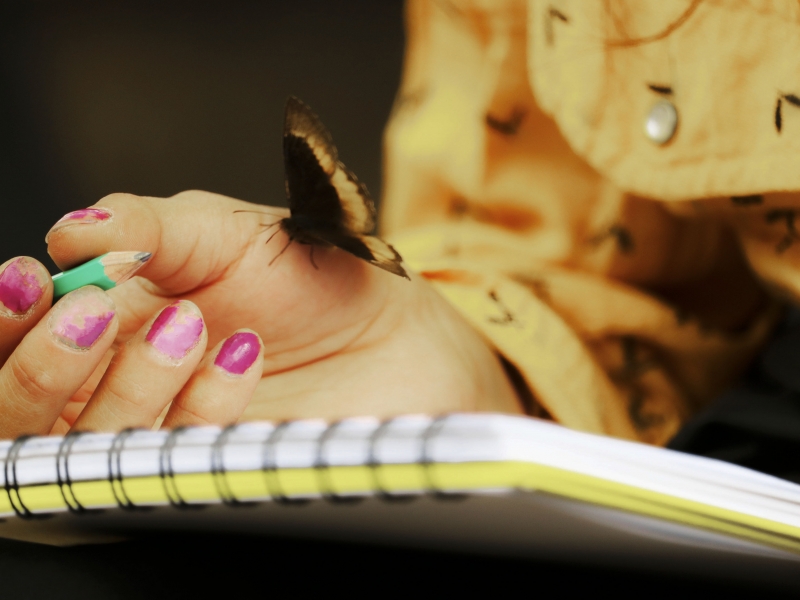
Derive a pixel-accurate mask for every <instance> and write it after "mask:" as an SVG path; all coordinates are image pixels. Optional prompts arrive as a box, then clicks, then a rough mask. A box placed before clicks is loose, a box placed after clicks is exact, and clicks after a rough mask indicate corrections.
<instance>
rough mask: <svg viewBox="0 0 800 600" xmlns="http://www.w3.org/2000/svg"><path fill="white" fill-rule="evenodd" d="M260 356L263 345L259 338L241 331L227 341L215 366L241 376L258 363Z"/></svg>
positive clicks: (215, 361)
mask: <svg viewBox="0 0 800 600" xmlns="http://www.w3.org/2000/svg"><path fill="white" fill-rule="evenodd" d="M260 354H261V343H260V342H259V340H258V336H257V335H256V334H254V333H250V332H249V331H241V332H239V333H234V334H233V335H232V336H231V337H229V338H228V339H227V340H225V343H223V344H222V348H220V350H219V354H217V358H216V359H214V364H215V365H217V366H218V367H222V368H223V369H225V370H226V371H227V372H228V373H232V374H233V375H241V374H243V373H244V372H245V371H247V369H249V368H250V367H251V366H252V365H253V363H254V362H256V359H257V358H258V357H259V355H260Z"/></svg>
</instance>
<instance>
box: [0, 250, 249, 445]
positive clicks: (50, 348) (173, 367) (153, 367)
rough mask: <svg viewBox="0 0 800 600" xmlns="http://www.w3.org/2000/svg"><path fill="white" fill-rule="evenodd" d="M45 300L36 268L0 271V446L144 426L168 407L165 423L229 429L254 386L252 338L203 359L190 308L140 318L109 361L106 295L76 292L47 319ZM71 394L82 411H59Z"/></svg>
mask: <svg viewBox="0 0 800 600" xmlns="http://www.w3.org/2000/svg"><path fill="white" fill-rule="evenodd" d="M52 294H53V284H52V281H51V279H50V276H49V274H48V273H47V271H46V270H45V268H44V267H43V266H42V265H41V264H39V263H38V262H37V261H35V260H33V259H31V258H27V257H20V258H16V259H12V260H10V261H8V262H6V263H5V264H4V265H0V365H2V368H0V439H4V438H12V437H17V436H19V435H22V434H25V433H28V434H46V433H48V432H55V433H66V432H67V430H68V429H69V427H70V425H74V426H75V427H76V428H78V429H118V428H122V427H125V426H143V427H150V426H152V425H153V423H154V422H155V420H156V418H157V417H158V416H159V413H160V412H161V410H162V409H163V408H164V407H165V406H167V405H168V404H169V402H170V401H172V399H173V398H175V402H173V404H172V407H171V409H170V411H169V413H168V414H167V420H176V419H178V420H182V421H183V422H186V423H187V424H189V423H192V424H203V423H207V422H223V423H224V422H233V421H235V420H236V419H237V418H238V417H239V415H240V414H241V411H242V410H243V409H244V407H245V405H246V404H247V401H248V400H249V399H250V397H251V395H252V392H253V389H254V388H255V387H256V384H257V383H258V381H259V378H260V376H261V345H260V341H259V339H258V336H257V335H256V334H254V333H252V332H248V331H239V332H236V333H235V334H234V335H232V336H231V337H230V338H229V339H228V340H226V341H225V342H224V343H222V344H220V347H219V348H215V349H214V350H213V351H212V352H210V353H208V354H207V356H206V357H205V358H204V351H205V350H206V345H207V333H206V328H205V325H204V323H203V319H202V317H201V315H200V313H199V311H198V309H197V307H196V306H194V305H193V304H192V303H191V302H186V301H180V302H176V303H174V304H171V305H170V306H167V307H166V308H165V309H164V310H163V311H160V312H158V313H157V314H154V315H152V316H150V318H148V319H147V320H146V323H144V326H143V327H141V328H140V330H139V331H138V332H136V334H135V335H133V336H132V337H131V338H130V339H129V340H128V341H127V343H126V344H124V345H123V346H121V347H120V348H118V350H117V351H116V352H111V351H110V349H111V346H112V344H113V343H114V341H115V337H116V336H117V333H118V330H119V317H118V315H117V310H116V307H115V305H114V302H113V300H112V299H111V298H110V297H109V296H108V295H107V294H105V293H104V292H103V291H101V290H100V289H99V288H96V287H92V286H89V287H84V288H81V289H79V290H77V291H75V292H72V293H71V294H68V295H67V296H65V297H64V298H63V299H62V300H61V301H60V302H59V303H58V304H57V305H56V306H55V307H53V308H52V309H51V310H48V309H50V302H51V299H52ZM105 356H107V357H108V358H109V359H111V358H112V357H113V360H111V362H110V364H109V362H108V361H107V360H106V361H104V357H105ZM236 359H238V360H236ZM248 366H249V367H250V368H247V367H248ZM93 371H94V372H95V375H93ZM100 375H103V377H102V379H101V378H100ZM87 382H88V384H87ZM81 388H83V390H84V392H83V393H84V397H85V399H86V400H89V398H91V400H90V402H89V403H88V405H86V402H85V401H84V402H69V400H70V399H74V395H75V394H76V392H78V390H79V389H81ZM222 397H224V398H225V402H220V398H222ZM84 405H86V406H87V408H86V409H85V410H81V409H83V407H84Z"/></svg>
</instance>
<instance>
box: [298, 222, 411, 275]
mask: <svg viewBox="0 0 800 600" xmlns="http://www.w3.org/2000/svg"><path fill="white" fill-rule="evenodd" d="M306 234H307V235H310V236H311V237H312V238H316V239H318V240H319V241H322V242H325V243H327V244H332V245H334V246H336V247H337V248H341V249H342V250H344V251H346V252H349V253H350V254H352V255H353V256H357V257H358V258H360V259H363V260H365V261H367V262H368V263H369V264H371V265H375V266H376V267H379V268H381V269H383V270H384V271H389V273H394V274H395V275H399V276H400V277H405V278H406V279H411V278H410V277H409V276H408V273H406V270H405V269H404V268H403V264H402V263H403V257H402V256H400V253H399V252H398V251H397V250H395V249H394V248H393V247H392V246H391V245H389V244H387V243H386V242H384V241H383V240H382V239H381V238H379V237H377V236H374V235H347V234H345V233H342V232H331V231H311V232H306Z"/></svg>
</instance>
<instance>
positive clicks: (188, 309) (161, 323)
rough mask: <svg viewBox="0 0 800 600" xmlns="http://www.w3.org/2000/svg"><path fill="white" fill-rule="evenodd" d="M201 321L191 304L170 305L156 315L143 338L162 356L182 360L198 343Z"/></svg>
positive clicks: (182, 302) (178, 303)
mask: <svg viewBox="0 0 800 600" xmlns="http://www.w3.org/2000/svg"><path fill="white" fill-rule="evenodd" d="M202 334H203V319H202V318H201V317H200V315H199V312H198V310H197V308H196V307H195V306H194V304H192V303H191V302H186V301H184V300H182V301H179V302H176V303H175V304H170V305H169V306H167V307H166V308H165V309H164V310H162V311H161V314H160V315H158V317H157V318H156V320H155V321H153V324H152V325H151V326H150V331H148V332H147V337H146V338H145V339H146V340H147V341H148V342H150V343H151V344H152V345H153V346H155V348H156V349H157V350H158V351H159V352H161V353H162V354H166V355H167V356H169V357H170V358H183V357H184V356H186V355H187V354H189V351H190V350H191V349H192V348H194V347H195V346H196V345H197V342H199V341H200V336H201V335H202Z"/></svg>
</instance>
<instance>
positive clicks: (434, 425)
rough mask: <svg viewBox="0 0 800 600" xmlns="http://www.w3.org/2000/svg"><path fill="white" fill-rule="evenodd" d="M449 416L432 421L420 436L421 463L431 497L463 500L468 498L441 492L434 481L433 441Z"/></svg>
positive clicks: (464, 495) (463, 495)
mask: <svg viewBox="0 0 800 600" xmlns="http://www.w3.org/2000/svg"><path fill="white" fill-rule="evenodd" d="M449 416H450V415H442V416H440V417H436V418H435V419H434V420H433V421H431V423H430V425H428V426H427V427H426V428H425V431H423V432H422V435H421V436H420V439H421V441H422V448H421V449H420V461H419V462H420V465H421V466H422V468H423V473H424V474H425V481H426V483H427V485H428V493H429V494H430V495H431V496H433V497H434V498H438V499H440V500H463V499H464V498H466V497H467V496H466V494H459V493H453V492H444V491H442V490H440V489H439V487H438V486H437V485H436V482H435V481H434V480H433V476H432V473H431V471H432V469H431V465H433V464H434V461H433V459H432V458H431V448H430V446H431V441H433V439H435V438H436V436H437V435H439V432H440V431H441V430H442V428H443V427H444V424H445V421H446V420H447V418H448V417H449Z"/></svg>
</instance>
